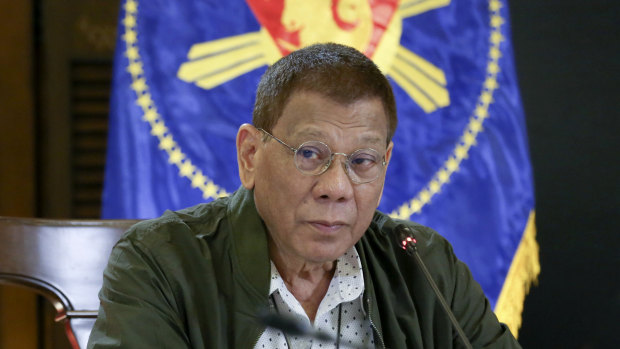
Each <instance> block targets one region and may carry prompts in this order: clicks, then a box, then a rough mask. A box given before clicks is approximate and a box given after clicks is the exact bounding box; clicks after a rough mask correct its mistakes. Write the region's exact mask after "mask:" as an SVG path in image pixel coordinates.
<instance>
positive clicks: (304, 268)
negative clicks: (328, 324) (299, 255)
mask: <svg viewBox="0 0 620 349" xmlns="http://www.w3.org/2000/svg"><path fill="white" fill-rule="evenodd" d="M270 247H272V246H270ZM269 255H270V258H271V260H272V261H273V264H274V265H275V266H276V269H278V273H280V276H281V277H282V280H284V284H285V285H286V288H287V289H288V290H289V291H290V292H291V294H293V296H294V297H295V299H297V301H298V302H299V303H300V304H301V306H302V307H303V308H304V310H305V312H306V314H307V315H308V318H309V319H310V321H311V322H314V318H315V316H316V313H317V311H318V309H319V305H320V304H321V301H322V300H323V298H324V297H325V294H326V293H327V289H328V288H329V284H330V282H331V280H332V277H333V276H334V272H335V271H336V262H335V261H332V262H327V263H322V264H312V263H307V262H302V261H298V260H296V259H295V258H287V257H285V256H282V255H281V254H279V253H277V252H276V253H272V249H271V248H270V253H269Z"/></svg>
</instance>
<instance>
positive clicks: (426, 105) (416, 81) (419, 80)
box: [387, 46, 450, 113]
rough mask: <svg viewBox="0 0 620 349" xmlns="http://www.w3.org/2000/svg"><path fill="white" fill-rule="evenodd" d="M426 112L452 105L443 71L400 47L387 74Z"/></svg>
mask: <svg viewBox="0 0 620 349" xmlns="http://www.w3.org/2000/svg"><path fill="white" fill-rule="evenodd" d="M387 73H388V75H389V76H391V77H392V78H393V79H394V81H396V83H398V85H399V86H400V87H402V88H403V89H404V90H405V91H406V92H407V94H408V95H409V96H410V97H411V98H413V100H414V101H415V102H416V103H418V105H420V107H421V108H422V109H423V110H424V111H425V112H426V113H430V112H432V111H433V110H435V109H437V108H441V107H445V106H448V105H450V95H449V94H448V90H447V88H446V77H445V75H444V73H443V71H442V70H441V69H439V68H437V67H436V66H434V65H433V64H431V63H430V62H429V61H427V60H425V59H423V58H422V57H420V56H418V55H416V54H415V53H413V52H411V51H409V50H408V49H406V48H405V47H402V46H400V47H399V48H398V50H397V51H396V56H395V57H394V61H393V62H392V65H391V66H390V68H389V71H388V72H387Z"/></svg>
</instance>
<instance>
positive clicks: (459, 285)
mask: <svg viewBox="0 0 620 349" xmlns="http://www.w3.org/2000/svg"><path fill="white" fill-rule="evenodd" d="M446 246H447V247H446V248H447V249H448V253H449V256H450V257H451V258H452V263H453V266H454V268H453V269H452V272H453V275H452V277H453V278H454V280H455V282H454V293H453V297H452V302H451V303H452V304H451V307H452V311H453V312H454V316H455V317H456V318H457V320H458V322H459V324H460V325H461V327H462V328H463V331H464V332H465V334H466V335H467V337H468V338H469V341H470V342H471V344H472V346H473V347H474V348H521V346H520V345H519V343H518V342H517V340H516V339H515V338H514V337H513V335H512V333H511V332H510V330H509V329H508V327H507V326H506V325H504V324H502V323H500V322H499V321H498V319H497V317H496V316H495V314H494V313H493V310H492V309H491V305H490V303H489V301H488V300H487V298H486V296H485V295H484V292H483V291H482V288H481V287H480V285H479V284H478V283H477V282H476V281H475V280H474V278H473V277H472V274H471V272H470V271H469V268H468V267H467V266H466V265H465V264H464V263H463V262H461V261H460V260H458V259H457V258H456V256H455V255H454V252H453V251H452V247H451V246H450V245H449V244H447V245H446ZM448 302H450V300H448ZM457 341H458V344H462V342H460V340H457Z"/></svg>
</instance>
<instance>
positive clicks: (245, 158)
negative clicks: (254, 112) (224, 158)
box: [237, 124, 261, 189]
mask: <svg viewBox="0 0 620 349" xmlns="http://www.w3.org/2000/svg"><path fill="white" fill-rule="evenodd" d="M260 145H261V132H260V131H259V130H257V129H256V127H254V126H252V125H250V124H243V125H241V127H239V131H238V132H237V164H238V165H239V178H240V179H241V184H242V185H243V186H244V187H245V188H247V189H253V188H254V179H255V176H256V164H257V163H258V161H257V160H258V159H257V156H256V155H257V152H258V150H259V147H260Z"/></svg>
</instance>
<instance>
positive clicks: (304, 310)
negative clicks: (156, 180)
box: [89, 44, 519, 348]
mask: <svg viewBox="0 0 620 349" xmlns="http://www.w3.org/2000/svg"><path fill="white" fill-rule="evenodd" d="M395 128H396V107H395V103H394V97H393V95H392V90H391V87H390V85H389V83H388V81H387V79H386V78H385V77H384V76H383V75H382V74H381V72H380V71H379V70H378V68H377V67H376V66H375V65H374V64H373V63H372V61H370V60H369V59H368V58H366V57H365V56H364V55H363V54H361V53H359V52H357V51H356V50H354V49H352V48H349V47H346V46H342V45H337V44H321V45H314V46H310V47H307V48H305V49H302V50H299V51H296V52H293V53H291V54H290V55H288V56H287V57H284V58H282V59H281V60H280V61H278V62H276V63H275V64H274V65H273V66H271V67H270V68H269V69H268V70H267V72H266V73H265V75H264V76H263V78H262V80H261V82H260V84H259V86H258V90H257V95H256V104H255V108H254V115H253V125H249V124H245V125H242V126H241V127H240V128H239V132H238V134H237V159H238V164H239V175H240V178H241V183H242V184H243V186H242V188H240V189H239V190H237V191H236V192H235V193H234V194H232V195H231V196H230V197H227V198H222V199H219V200H216V201H214V202H211V203H208V204H201V205H198V206H195V207H192V208H189V209H186V210H182V211H179V212H166V213H165V214H164V215H163V216H162V217H160V218H158V219H155V220H151V221H145V222H142V223H139V224H137V225H136V226H134V227H133V228H132V229H130V231H129V232H128V233H127V234H126V235H125V236H124V237H123V239H122V240H121V241H120V242H119V243H118V244H117V245H116V247H115V248H114V250H113V252H112V255H111V257H110V261H109V265H108V267H107V269H106V271H105V274H104V284H103V288H102V289H101V292H100V298H101V307H100V310H99V317H98V319H97V322H96V324H95V328H94V330H93V332H92V335H91V338H90V342H89V347H91V348H108V347H119V346H120V347H127V348H138V347H145V348H147V347H161V348H286V347H292V348H308V347H312V348H334V347H336V348H337V347H340V346H342V347H378V348H434V347H435V348H451V347H459V346H461V343H464V342H465V341H466V339H465V338H461V337H460V336H459V335H458V334H457V332H456V331H455V328H456V327H455V325H453V324H452V323H451V320H450V316H451V315H452V313H453V314H454V317H455V318H456V321H458V323H459V325H458V327H462V331H463V332H464V334H465V336H466V337H467V338H468V340H469V341H470V342H471V343H472V345H473V346H474V347H504V348H509V347H510V348H512V347H519V345H518V343H517V342H516V341H515V339H514V338H513V337H512V335H511V334H510V331H509V330H508V329H507V328H506V327H505V326H504V325H502V324H500V323H499V322H498V321H497V318H496V317H495V315H494V314H493V312H492V311H491V309H490V306H489V303H488V301H487V300H486V298H485V296H484V294H483V293H482V290H481V288H480V286H479V285H478V284H477V283H476V282H475V281H474V280H473V279H472V277H471V274H470V273H469V270H468V269H467V267H466V266H465V265H464V264H463V263H461V262H460V261H459V260H457V258H456V257H455V256H454V254H453V252H452V249H451V247H450V245H449V244H448V243H447V242H446V241H445V240H444V239H443V238H442V237H441V236H439V235H438V234H437V233H435V232H433V231H432V230H430V229H428V228H425V227H422V226H419V225H416V224H415V223H411V222H403V221H397V220H394V219H392V218H390V217H388V216H387V215H385V214H383V213H381V212H378V211H376V209H377V206H378V205H379V201H380V200H381V193H382V190H383V184H384V180H385V173H386V167H387V165H388V163H389V161H390V157H391V155H392V149H393V143H392V141H391V138H392V135H393V134H394V130H395ZM405 226H406V227H407V228H406V229H403V227H405ZM403 231H405V232H412V233H413V235H414V236H415V238H416V239H417V248H418V251H419V255H420V256H421V259H422V260H423V261H424V264H426V265H427V266H428V269H429V270H430V274H431V277H432V279H434V280H435V282H436V283H437V285H438V289H439V291H438V292H440V293H441V294H443V297H445V299H446V300H447V304H449V305H450V308H451V312H450V311H448V310H445V309H443V308H442V307H441V305H440V300H439V297H438V295H436V294H435V292H433V289H432V287H431V285H430V284H429V281H428V280H427V279H426V278H425V276H424V273H423V267H422V264H420V263H419V262H418V261H417V260H416V258H415V257H412V255H410V254H408V253H406V251H404V250H403V248H402V245H401V240H402V238H401V236H400V235H402V233H403ZM410 252H411V251H410ZM265 309H270V311H271V312H272V313H280V314H286V315H288V316H289V317H291V318H293V319H295V321H297V322H300V323H305V324H306V325H308V327H310V326H312V327H313V328H314V329H315V330H316V331H318V333H321V334H323V335H324V337H326V338H332V340H327V341H326V340H320V339H317V338H310V337H303V336H297V335H294V334H290V333H285V332H286V331H284V332H283V331H281V330H279V329H276V328H272V327H266V326H265V325H264V324H261V322H260V321H258V318H257V314H258V313H259V312H260V311H261V310H265ZM449 313H450V314H449ZM456 321H455V322H456ZM459 330H460V328H459Z"/></svg>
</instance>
